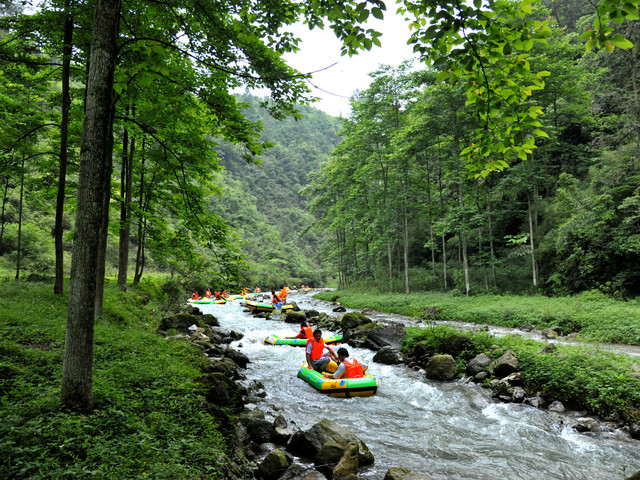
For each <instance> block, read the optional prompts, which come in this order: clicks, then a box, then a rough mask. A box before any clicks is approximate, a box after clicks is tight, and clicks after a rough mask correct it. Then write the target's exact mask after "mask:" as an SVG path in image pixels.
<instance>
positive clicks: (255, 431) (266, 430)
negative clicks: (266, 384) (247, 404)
mask: <svg viewBox="0 0 640 480" xmlns="http://www.w3.org/2000/svg"><path fill="white" fill-rule="evenodd" d="M238 420H239V422H240V423H241V424H242V425H244V427H245V429H246V430H247V435H249V438H250V439H251V440H253V441H254V442H256V443H258V444H260V443H266V442H268V441H269V440H271V432H272V431H273V422H270V421H269V420H267V419H266V418H265V417H264V413H263V412H262V411H261V410H258V409H256V410H249V411H244V412H242V413H241V414H240V416H239V417H238Z"/></svg>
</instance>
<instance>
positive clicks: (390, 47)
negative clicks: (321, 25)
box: [284, 4, 418, 117]
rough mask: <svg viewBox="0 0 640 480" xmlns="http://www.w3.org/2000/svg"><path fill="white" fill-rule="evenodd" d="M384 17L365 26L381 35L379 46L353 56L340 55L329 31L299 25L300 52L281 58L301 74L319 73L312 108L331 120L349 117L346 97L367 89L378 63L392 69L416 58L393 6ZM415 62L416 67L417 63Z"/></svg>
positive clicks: (406, 29)
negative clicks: (316, 98) (318, 99)
mask: <svg viewBox="0 0 640 480" xmlns="http://www.w3.org/2000/svg"><path fill="white" fill-rule="evenodd" d="M384 17H385V18H384V20H382V21H380V20H377V19H373V20H372V21H369V22H368V24H367V27H366V28H374V29H376V30H377V31H379V32H382V37H381V38H380V41H381V43H382V47H377V46H375V45H374V46H373V47H372V49H371V50H370V51H363V52H361V53H359V54H358V55H354V56H353V57H349V56H348V55H346V56H344V57H342V56H340V42H339V41H338V40H337V39H336V38H335V35H334V34H333V31H331V30H330V29H328V28H327V29H325V30H318V29H314V30H312V31H309V29H308V28H307V27H306V26H305V25H300V26H299V27H298V28H297V29H296V30H294V33H296V34H298V35H299V36H300V38H301V39H302V43H301V45H300V47H301V48H300V51H299V52H297V53H296V54H295V55H293V54H288V55H285V57H284V58H285V59H286V60H287V61H288V63H289V65H291V66H292V67H293V68H295V69H296V70H298V71H300V72H302V73H308V72H315V71H318V70H321V71H319V72H318V73H315V74H313V78H312V79H311V84H310V85H309V87H310V88H311V90H312V95H313V96H316V97H321V99H322V100H321V101H320V102H317V103H315V104H313V106H314V107H315V108H318V109H320V110H322V111H324V112H325V113H327V114H329V115H332V116H334V117H338V116H340V115H342V116H344V117H348V116H349V113H350V107H349V98H350V97H351V95H352V94H353V93H354V92H355V91H356V90H365V89H367V87H368V86H369V84H370V82H371V77H370V76H369V73H370V72H373V71H375V70H377V68H378V66H379V65H380V64H383V65H391V66H394V67H395V66H398V65H400V63H401V62H402V61H404V60H407V59H410V58H417V57H416V56H415V55H414V54H413V52H412V46H409V45H407V39H408V38H409V34H410V32H409V26H408V23H407V22H405V21H404V19H403V18H402V17H401V16H399V15H396V14H395V5H393V4H392V5H391V6H390V7H389V10H388V11H387V12H385V15H384ZM334 63H335V64H336V65H333V64H334ZM415 63H416V65H417V63H418V62H417V61H416V62H415ZM331 65H333V66H332V67H330V66H331ZM327 67H330V68H327ZM323 69H325V70H323Z"/></svg>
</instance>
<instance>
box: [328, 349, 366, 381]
mask: <svg viewBox="0 0 640 480" xmlns="http://www.w3.org/2000/svg"><path fill="white" fill-rule="evenodd" d="M338 359H339V360H340V365H338V369H337V370H336V371H335V373H333V374H331V373H325V374H324V377H325V378H342V377H345V378H360V377H364V374H365V372H366V371H367V368H369V365H367V364H366V363H359V362H358V360H356V359H355V358H351V357H349V351H348V350H347V349H346V348H344V347H340V348H339V349H338Z"/></svg>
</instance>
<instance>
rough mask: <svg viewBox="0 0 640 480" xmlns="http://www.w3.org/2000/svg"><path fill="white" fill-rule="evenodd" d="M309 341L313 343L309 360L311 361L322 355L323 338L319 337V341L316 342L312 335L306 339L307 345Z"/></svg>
mask: <svg viewBox="0 0 640 480" xmlns="http://www.w3.org/2000/svg"><path fill="white" fill-rule="evenodd" d="M309 342H311V344H312V345H313V347H312V349H311V361H312V362H313V361H314V360H317V359H319V358H320V357H321V356H322V353H323V352H324V340H322V339H320V341H319V342H316V339H315V338H313V336H312V337H311V338H310V339H309V340H307V345H309ZM309 367H311V365H309Z"/></svg>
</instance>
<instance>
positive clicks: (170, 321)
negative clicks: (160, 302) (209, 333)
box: [158, 313, 204, 333]
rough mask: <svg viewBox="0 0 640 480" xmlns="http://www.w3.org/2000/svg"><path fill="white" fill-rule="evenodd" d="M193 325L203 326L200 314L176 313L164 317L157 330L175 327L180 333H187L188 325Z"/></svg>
mask: <svg viewBox="0 0 640 480" xmlns="http://www.w3.org/2000/svg"><path fill="white" fill-rule="evenodd" d="M191 325H195V326H196V327H204V322H203V321H202V316H201V315H191V314H188V313H178V314H176V315H172V316H170V317H165V318H163V319H162V320H161V321H160V325H159V326H158V330H160V331H163V332H165V331H167V330H171V329H176V330H178V331H179V332H181V333H189V327H190V326H191Z"/></svg>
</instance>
